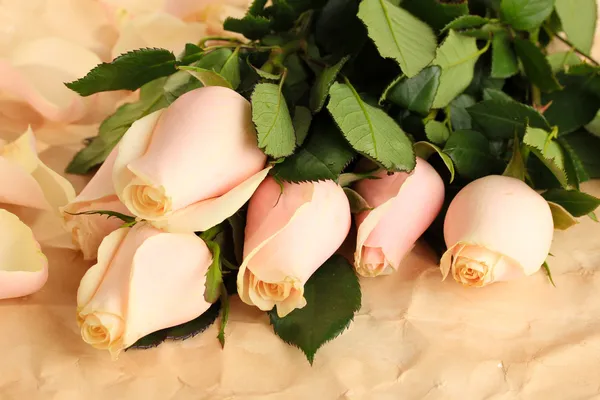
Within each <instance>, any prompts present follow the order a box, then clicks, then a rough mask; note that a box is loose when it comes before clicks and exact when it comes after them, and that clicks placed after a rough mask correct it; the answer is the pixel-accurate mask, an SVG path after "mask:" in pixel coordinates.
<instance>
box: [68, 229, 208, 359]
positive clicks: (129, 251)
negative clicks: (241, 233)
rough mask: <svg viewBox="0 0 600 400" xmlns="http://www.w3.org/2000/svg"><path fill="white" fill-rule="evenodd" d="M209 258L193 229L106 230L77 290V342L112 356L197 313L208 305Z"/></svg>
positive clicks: (187, 319)
mask: <svg viewBox="0 0 600 400" xmlns="http://www.w3.org/2000/svg"><path fill="white" fill-rule="evenodd" d="M174 259H176V260H177V265H176V268H174V267H173V260H174ZM211 262H212V255H211V253H210V251H209V250H208V247H207V246H206V244H205V243H204V241H203V240H202V239H200V238H199V237H198V236H196V235H195V234H193V233H187V234H182V233H166V232H163V231H160V230H158V229H156V228H154V227H152V226H151V225H149V224H147V223H138V224H136V225H135V226H134V227H133V228H121V229H118V230H116V231H114V232H112V233H111V234H110V235H108V236H107V237H106V238H105V239H104V241H103V242H102V244H101V245H100V250H99V251H98V263H97V264H96V265H94V266H93V267H91V268H90V269H89V270H88V271H87V272H86V274H85V275H84V276H83V279H82V280H81V283H80V285H79V290H78V291H77V322H78V324H79V327H80V329H81V336H82V338H83V340H84V341H85V342H86V343H88V344H90V345H92V346H93V347H95V348H97V349H106V350H109V351H110V353H111V355H112V356H113V357H114V358H116V357H117V356H118V354H119V353H120V352H121V351H122V350H123V349H125V348H127V347H129V346H131V345H132V344H134V343H135V342H136V341H137V340H138V339H140V338H142V337H144V336H146V335H148V334H150V333H152V332H156V331H158V330H161V329H164V328H168V327H171V326H175V325H179V324H182V323H185V322H188V321H191V320H192V319H194V318H196V317H198V316H200V315H201V314H202V313H204V312H205V311H206V310H207V309H208V308H209V307H210V304H209V303H207V302H206V300H205V299H204V288H205V284H206V272H207V271H208V267H209V266H210V264H211Z"/></svg>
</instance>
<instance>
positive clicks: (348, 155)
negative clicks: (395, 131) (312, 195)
mask: <svg viewBox="0 0 600 400" xmlns="http://www.w3.org/2000/svg"><path fill="white" fill-rule="evenodd" d="M310 130H311V134H310V136H309V137H308V140H307V141H306V143H305V144H304V145H303V146H302V147H300V148H299V149H298V150H297V151H296V152H295V153H294V154H293V155H291V156H289V157H287V158H286V159H285V161H283V162H282V163H279V164H277V165H275V167H274V168H273V172H272V174H273V176H274V177H275V178H277V179H279V180H282V181H288V182H305V181H318V180H326V179H331V180H334V181H337V180H338V178H339V176H340V174H341V173H342V171H343V170H344V168H345V167H346V166H347V165H348V163H349V162H350V161H351V160H352V158H353V157H354V155H355V153H354V151H353V150H352V148H351V147H350V146H349V145H348V143H347V142H346V141H345V140H344V138H342V136H341V135H340V133H339V131H338V130H337V127H336V126H335V124H334V123H333V122H332V121H330V120H329V119H324V118H319V119H318V120H315V121H314V122H313V124H312V127H311V129H310Z"/></svg>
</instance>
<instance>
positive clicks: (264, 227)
mask: <svg viewBox="0 0 600 400" xmlns="http://www.w3.org/2000/svg"><path fill="white" fill-rule="evenodd" d="M350 220H351V217H350V206H349V204H348V199H347V198H346V195H345V194H344V191H343V190H342V188H341V187H340V186H338V185H337V184H336V183H334V182H333V181H323V182H306V183H300V184H291V183H284V184H283V191H282V190H281V188H280V186H279V185H278V184H277V183H276V182H275V180H274V179H273V178H272V177H269V178H267V179H265V181H264V182H263V183H262V184H261V185H260V186H259V188H258V189H257V191H256V193H255V194H254V196H252V198H251V199H250V204H249V205H248V216H247V221H246V236H245V242H244V261H243V263H242V266H241V267H240V270H239V272H238V276H237V287H238V294H239V296H240V298H241V299H242V301H243V302H244V303H246V304H250V305H254V306H256V307H258V308H259V309H261V310H264V311H267V310H271V309H272V308H273V307H275V306H277V314H278V315H279V316H280V317H283V316H285V315H287V314H289V313H290V312H292V311H293V310H294V309H296V308H302V307H304V306H305V305H306V299H305V298H304V284H305V283H306V281H307V280H308V278H310V276H311V275H312V274H313V273H314V272H315V271H316V270H317V269H318V268H319V267H320V266H321V265H322V264H323V263H324V262H325V261H327V259H328V258H329V257H330V256H331V255H332V254H333V253H335V251H336V250H337V249H338V248H339V247H340V245H341V244H342V242H343V241H344V239H345V238H346V235H347V234H348V231H349V229H350V222H351V221H350Z"/></svg>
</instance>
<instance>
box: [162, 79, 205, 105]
mask: <svg viewBox="0 0 600 400" xmlns="http://www.w3.org/2000/svg"><path fill="white" fill-rule="evenodd" d="M202 86H203V85H202V82H200V81H199V80H198V79H194V77H193V76H192V75H190V74H189V73H188V72H187V71H177V72H175V73H174V74H173V75H171V76H169V77H168V78H167V80H166V81H165V85H164V87H163V90H164V92H165V93H164V96H165V100H166V101H167V102H168V103H169V104H171V103H173V102H174V101H175V100H177V99H178V98H179V97H180V96H181V95H183V94H185V93H187V92H189V91H190V90H194V89H198V88H201V87H202Z"/></svg>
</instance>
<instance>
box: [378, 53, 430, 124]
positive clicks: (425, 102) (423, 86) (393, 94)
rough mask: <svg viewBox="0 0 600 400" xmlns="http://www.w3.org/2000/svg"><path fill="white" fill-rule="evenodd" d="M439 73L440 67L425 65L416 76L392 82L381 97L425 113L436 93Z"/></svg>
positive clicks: (427, 111)
mask: <svg viewBox="0 0 600 400" xmlns="http://www.w3.org/2000/svg"><path fill="white" fill-rule="evenodd" d="M441 73H442V69H441V68H440V67H439V66H437V65H432V66H430V67H427V68H425V69H424V70H422V71H421V72H420V73H419V74H418V75H417V76H414V77H412V78H409V79H406V80H404V81H401V82H396V81H395V82H392V84H391V85H390V86H389V87H388V88H387V89H386V91H385V92H384V94H383V96H382V97H385V98H386V99H387V100H389V101H391V102H392V103H394V104H397V105H399V106H401V107H404V108H407V109H409V110H411V111H414V112H418V113H420V114H423V115H426V114H427V113H429V110H430V109H431V106H432V104H433V100H434V98H435V95H436V93H437V89H438V86H439V84H440V75H441Z"/></svg>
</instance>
